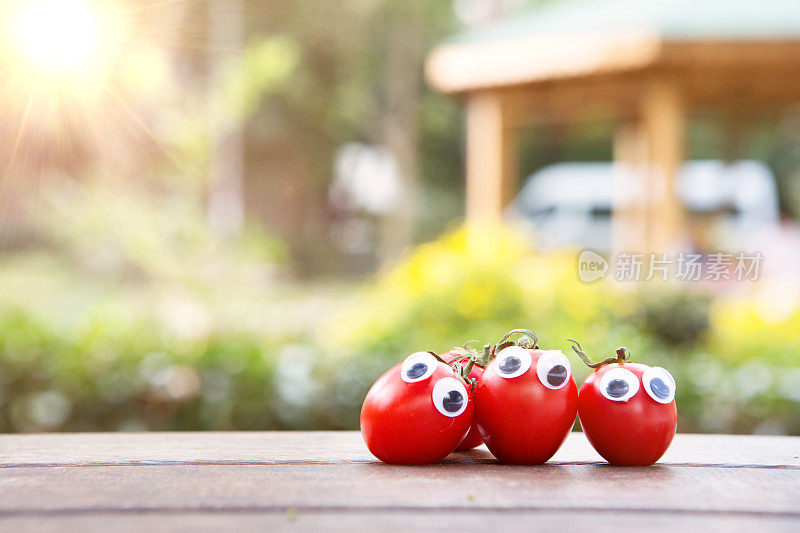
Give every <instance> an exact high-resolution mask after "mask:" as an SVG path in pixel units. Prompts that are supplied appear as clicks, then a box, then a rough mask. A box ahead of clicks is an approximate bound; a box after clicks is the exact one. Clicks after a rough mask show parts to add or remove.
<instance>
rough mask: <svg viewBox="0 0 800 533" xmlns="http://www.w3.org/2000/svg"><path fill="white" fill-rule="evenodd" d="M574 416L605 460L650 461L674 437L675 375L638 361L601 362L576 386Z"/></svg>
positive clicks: (632, 463) (620, 462) (638, 463)
mask: <svg viewBox="0 0 800 533" xmlns="http://www.w3.org/2000/svg"><path fill="white" fill-rule="evenodd" d="M578 415H579V417H580V421H581V427H582V428H583V432H584V433H585V434H586V438H587V439H589V442H590V443H591V445H592V446H594V449H595V450H597V453H599V454H600V455H602V456H603V458H604V459H605V460H606V461H608V462H609V463H611V464H613V465H627V466H646V465H651V464H653V463H655V462H656V461H658V460H659V458H661V456H662V455H664V452H666V451H667V448H669V445H670V443H671V442H672V438H673V437H674V436H675V429H676V427H677V424H678V411H677V409H676V407H675V380H674V379H673V378H672V376H671V375H670V373H669V372H667V371H666V370H664V369H663V368H660V367H649V366H647V365H642V364H639V363H628V362H624V363H623V362H620V363H612V364H609V365H605V366H601V367H600V368H598V369H597V370H595V371H594V372H592V373H591V374H589V377H587V378H586V381H584V382H583V385H581V390H580V393H579V394H578Z"/></svg>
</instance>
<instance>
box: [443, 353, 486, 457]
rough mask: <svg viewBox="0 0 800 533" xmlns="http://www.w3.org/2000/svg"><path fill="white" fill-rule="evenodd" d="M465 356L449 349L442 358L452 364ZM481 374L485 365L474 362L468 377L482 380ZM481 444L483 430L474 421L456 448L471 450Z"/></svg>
mask: <svg viewBox="0 0 800 533" xmlns="http://www.w3.org/2000/svg"><path fill="white" fill-rule="evenodd" d="M463 357H464V354H463V352H462V353H459V352H456V351H449V352H447V353H443V354H442V359H444V360H445V361H447V363H448V364H452V363H454V362H455V361H458V360H459V359H461V358H463ZM481 375H483V367H482V366H479V365H477V364H474V365H472V369H471V370H470V371H469V375H468V376H467V377H469V378H472V379H474V380H476V381H480V378H481ZM481 444H483V439H482V438H481V432H480V430H479V429H478V425H477V424H475V422H473V423H472V426H471V427H470V428H469V433H467V436H466V437H464V440H462V441H461V443H460V444H459V445H458V446H457V447H456V450H462V451H463V450H471V449H473V448H475V447H477V446H480V445H481Z"/></svg>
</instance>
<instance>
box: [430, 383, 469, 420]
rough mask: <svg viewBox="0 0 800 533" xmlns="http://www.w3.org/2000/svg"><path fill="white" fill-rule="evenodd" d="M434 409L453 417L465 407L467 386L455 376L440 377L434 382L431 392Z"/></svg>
mask: <svg viewBox="0 0 800 533" xmlns="http://www.w3.org/2000/svg"><path fill="white" fill-rule="evenodd" d="M431 399H433V405H434V406H435V407H436V410H437V411H439V412H440V413H442V414H443V415H444V416H450V417H455V416H458V415H460V414H461V413H463V412H464V410H465V409H466V408H467V402H468V401H469V399H468V397H467V388H466V387H465V386H464V384H463V383H462V382H460V381H459V380H457V379H456V378H442V379H440V380H439V381H437V382H436V385H434V386H433V391H432V392H431Z"/></svg>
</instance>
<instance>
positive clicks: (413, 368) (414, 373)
mask: <svg viewBox="0 0 800 533" xmlns="http://www.w3.org/2000/svg"><path fill="white" fill-rule="evenodd" d="M436 363H437V361H436V358H435V357H434V356H432V355H431V354H429V353H428V352H415V353H412V354H411V355H409V356H408V357H406V359H405V361H403V364H402V365H401V366H400V377H402V378H403V381H405V382H406V383H416V382H417V381H423V380H425V379H428V378H429V377H431V374H433V372H434V370H436Z"/></svg>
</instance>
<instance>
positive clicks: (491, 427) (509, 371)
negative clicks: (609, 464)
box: [475, 346, 578, 464]
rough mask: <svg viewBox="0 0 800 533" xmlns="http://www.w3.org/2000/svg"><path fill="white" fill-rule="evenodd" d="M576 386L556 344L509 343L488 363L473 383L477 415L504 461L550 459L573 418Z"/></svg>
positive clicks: (492, 447) (487, 439)
mask: <svg viewBox="0 0 800 533" xmlns="http://www.w3.org/2000/svg"><path fill="white" fill-rule="evenodd" d="M577 404H578V389H577V387H576V385H575V380H574V379H573V378H572V372H571V367H570V364H569V360H568V359H567V357H566V356H565V355H564V354H563V353H561V351H559V350H539V349H528V348H523V347H521V346H509V347H506V348H504V349H502V350H501V351H500V352H499V353H498V354H497V357H496V358H495V359H494V360H493V361H492V362H491V363H489V364H488V365H487V366H486V369H485V370H484V372H483V375H482V376H481V379H480V381H479V382H478V386H477V388H476V389H475V421H476V423H477V425H478V429H479V430H480V432H481V436H482V437H483V441H484V442H485V443H486V445H487V446H488V447H489V451H491V452H492V454H494V456H495V457H497V458H498V459H499V460H500V461H502V462H503V463H511V464H541V463H544V462H545V461H547V460H548V459H550V458H551V457H552V456H553V454H555V453H556V451H557V450H558V448H559V447H560V446H561V444H562V443H563V442H564V439H566V438H567V434H568V433H569V432H570V430H571V429H572V426H573V424H574V423H575V413H576V411H577Z"/></svg>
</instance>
